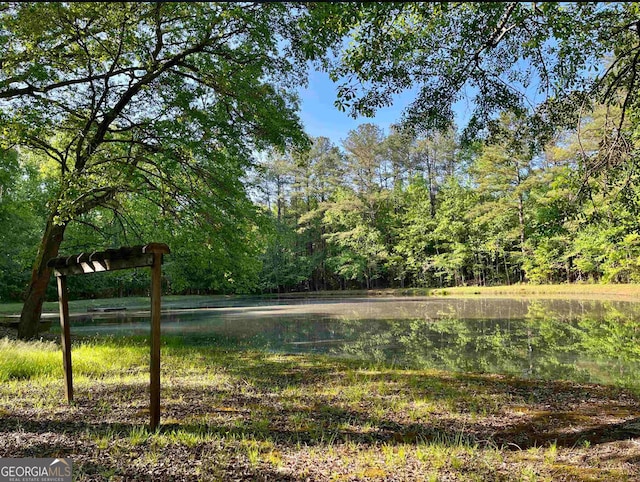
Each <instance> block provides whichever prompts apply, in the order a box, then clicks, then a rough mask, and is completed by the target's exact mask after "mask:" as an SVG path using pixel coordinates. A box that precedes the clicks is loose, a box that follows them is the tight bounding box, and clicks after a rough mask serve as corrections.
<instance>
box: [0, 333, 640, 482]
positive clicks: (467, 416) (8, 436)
mask: <svg viewBox="0 0 640 482" xmlns="http://www.w3.org/2000/svg"><path fill="white" fill-rule="evenodd" d="M74 343H75V345H74V348H73V363H74V377H75V378H74V379H75V393H76V400H75V402H74V404H73V405H71V406H66V405H64V404H61V402H60V400H62V399H63V396H62V393H63V386H62V371H61V355H60V352H59V348H58V347H57V346H56V344H54V343H51V342H31V343H24V342H18V341H10V340H7V339H5V340H3V341H0V380H1V381H2V383H1V384H0V437H1V438H2V440H3V441H4V443H3V444H0V457H58V456H68V457H71V458H72V459H73V460H74V478H75V480H110V479H113V480H148V479H149V478H152V479H158V480H166V479H173V480H289V481H298V480H305V479H307V478H308V479H309V480H327V481H329V480H345V481H346V480H388V479H389V478H394V480H464V481H467V480H468V481H472V480H504V481H511V480H514V481H520V480H540V481H542V480H579V481H597V480H602V481H604V480H614V481H615V480H619V481H624V480H629V481H631V480H637V479H638V477H640V471H639V469H638V464H637V460H640V444H638V438H637V437H638V435H640V432H637V431H634V429H633V428H629V427H634V426H635V425H636V424H637V422H638V413H637V407H638V404H639V402H640V399H638V397H637V396H636V395H634V394H633V393H631V392H627V391H625V390H623V389H619V388H615V387H608V386H599V385H585V384H578V383H569V382H543V381H532V380H522V379H518V378H515V377H507V376H497V375H477V374H475V375H474V374H463V373H460V374H453V373H447V372H441V371H436V370H400V369H396V368H393V367H390V366H384V365H377V364H371V363H364V362H357V361H353V360H339V359H334V358H326V357H321V356H311V355H306V356H298V355H295V356H294V355H282V354H270V353H265V352H259V351H236V350H229V349H228V348H227V347H210V346H202V347H193V346H183V345H182V344H181V342H180V341H179V340H177V339H166V340H165V341H164V345H163V349H162V357H163V358H162V370H163V372H162V383H163V385H162V425H161V427H160V428H159V429H158V430H157V431H149V430H148V428H147V423H148V416H149V414H148V405H147V404H148V347H147V345H146V342H145V341H144V340H142V339H135V338H119V339H117V340H116V339H94V340H76V341H74Z"/></svg>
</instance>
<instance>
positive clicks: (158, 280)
mask: <svg viewBox="0 0 640 482" xmlns="http://www.w3.org/2000/svg"><path fill="white" fill-rule="evenodd" d="M161 284H162V253H157V252H154V253H153V265H152V266H151V370H150V371H151V380H150V392H151V393H150V395H151V399H150V404H149V413H150V415H151V422H150V426H151V430H155V429H156V428H157V427H158V425H159V423H160V308H161V304H160V297H161V294H162V290H161Z"/></svg>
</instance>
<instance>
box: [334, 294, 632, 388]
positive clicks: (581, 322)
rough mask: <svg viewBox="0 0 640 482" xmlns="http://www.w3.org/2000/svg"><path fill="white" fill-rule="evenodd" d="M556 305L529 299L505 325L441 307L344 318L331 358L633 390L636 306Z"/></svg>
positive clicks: (604, 304)
mask: <svg viewBox="0 0 640 482" xmlns="http://www.w3.org/2000/svg"><path fill="white" fill-rule="evenodd" d="M559 306H560V307H561V308H563V309H561V310H559V311H554V310H553V309H550V307H549V303H548V302H542V301H533V302H530V303H528V309H527V313H526V315H525V316H524V317H520V318H511V319H509V318H494V319H488V318H484V319H483V318H475V319H473V318H472V319H469V318H461V317H459V316H457V313H456V310H455V309H451V310H448V311H447V310H443V309H441V310H440V311H439V312H438V313H437V314H436V315H433V314H432V315H431V316H425V317H424V318H415V317H414V318H411V319H397V320H344V321H343V322H342V324H341V332H342V336H343V337H344V338H345V339H347V340H349V342H348V343H346V344H344V345H343V346H341V347H336V348H333V349H332V352H333V353H335V354H339V355H351V356H357V357H361V358H366V359H371V360H375V361H391V362H396V363H400V364H402V365H406V366H413V367H419V368H441V369H447V370H454V371H472V372H494V373H507V374H514V375H521V376H532V377H535V378H553V379H571V380H575V381H594V382H613V383H616V384H620V385H624V386H630V387H639V386H640V385H639V384H638V381H637V380H638V378H639V375H640V344H639V343H638V342H639V341H640V340H639V338H640V321H639V320H640V316H639V315H640V304H630V303H629V304H624V305H621V304H620V303H615V302H582V303H580V304H575V303H574V304H572V305H571V310H567V309H566V306H562V305H561V304H559ZM622 308H623V309H622Z"/></svg>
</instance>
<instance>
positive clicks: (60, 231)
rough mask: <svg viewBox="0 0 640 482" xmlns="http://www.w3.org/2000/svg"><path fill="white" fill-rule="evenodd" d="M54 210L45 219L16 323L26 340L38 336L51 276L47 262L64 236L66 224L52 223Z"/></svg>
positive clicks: (54, 253) (53, 255) (19, 334)
mask: <svg viewBox="0 0 640 482" xmlns="http://www.w3.org/2000/svg"><path fill="white" fill-rule="evenodd" d="M56 214H57V213H55V212H54V214H52V215H51V216H50V217H49V219H48V220H47V227H46V229H45V231H44V235H43V236H42V241H41V242H40V248H38V255H37V256H36V261H35V263H34V265H33V271H32V272H31V282H30V283H29V289H28V291H27V297H26V299H25V301H24V305H23V306H22V313H21V315H20V324H19V325H18V337H19V338H21V339H23V340H28V339H31V338H35V337H36V336H38V325H39V323H40V315H41V314H42V303H43V302H44V299H45V296H46V294H47V285H48V284H49V278H50V277H51V269H50V268H48V267H47V263H48V262H49V260H50V259H51V258H55V257H56V256H58V250H59V249H60V244H61V243H62V239H63V237H64V231H65V229H66V227H67V226H66V224H62V225H58V224H54V222H53V219H54V216H55V215H56Z"/></svg>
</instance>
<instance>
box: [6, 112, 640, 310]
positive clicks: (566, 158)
mask: <svg viewBox="0 0 640 482" xmlns="http://www.w3.org/2000/svg"><path fill="white" fill-rule="evenodd" d="M618 121H619V113H618V114H617V117H616V112H615V111H614V110H611V109H606V108H604V107H601V108H599V109H596V110H594V112H593V113H592V114H591V115H589V116H588V117H585V118H584V119H582V120H581V126H580V135H579V136H578V132H577V130H565V131H562V132H560V133H558V134H557V135H556V136H554V138H553V139H551V140H550V141H549V142H548V143H547V144H546V145H543V146H539V145H538V144H536V142H535V139H534V137H533V136H532V135H531V134H530V132H529V126H528V125H527V121H526V119H524V118H519V117H516V116H514V115H509V114H503V115H502V116H501V117H500V119H499V122H498V123H497V124H496V125H495V126H494V127H495V128H494V130H493V132H492V134H491V135H490V136H489V138H488V139H487V140H485V141H471V142H461V140H460V136H459V134H458V133H457V132H456V130H455V129H450V130H449V131H446V132H443V133H441V132H435V133H433V134H431V135H425V136H420V137H414V136H411V135H409V134H407V133H404V132H402V131H401V130H400V129H395V130H392V131H391V132H389V133H385V132H384V131H383V130H382V129H380V128H379V127H377V126H376V125H374V124H370V123H364V124H361V125H360V126H359V127H358V128H357V129H355V130H353V131H351V132H348V133H347V134H346V136H345V138H344V140H343V141H342V143H341V144H340V145H335V144H332V142H331V141H330V140H329V139H327V138H316V139H313V142H312V145H311V148H310V149H309V150H304V151H292V152H270V153H264V154H263V155H262V158H261V161H260V162H257V163H256V166H255V168H254V169H253V170H252V171H251V173H250V175H247V176H245V179H244V182H245V186H246V188H247V190H248V192H249V194H250V198H251V199H252V203H249V202H248V203H247V204H246V205H245V206H243V209H244V210H245V212H246V217H245V218H244V224H242V225H237V224H235V225H233V226H232V227H229V229H226V230H225V229H221V230H220V231H219V233H218V234H219V235H221V236H227V237H228V240H232V241H233V242H228V241H225V242H224V243H222V242H220V241H218V243H216V240H215V239H211V238H207V237H206V236H203V233H202V232H198V230H197V229H189V225H184V224H181V223H176V222H175V221H174V218H173V217H172V216H171V215H170V213H166V212H164V213H163V212H162V210H161V208H159V207H158V206H154V205H151V204H149V203H147V202H142V201H141V200H137V201H136V200H134V199H133V198H132V199H130V202H131V203H132V204H131V206H129V207H128V209H127V214H126V216H125V215H124V214H122V213H120V211H119V210H113V209H109V210H96V211H94V212H92V213H91V214H90V215H86V216H83V217H82V218H80V219H79V220H78V221H79V222H78V223H76V224H75V225H74V226H70V228H69V230H68V232H67V236H66V241H65V242H66V250H65V251H68V252H70V253H73V252H82V251H85V250H92V249H95V248H96V247H102V246H118V245H121V244H122V245H124V244H132V243H134V244H135V243H138V242H142V240H143V239H145V238H144V236H147V237H148V238H147V239H161V240H163V241H167V242H168V243H170V245H171V247H172V249H173V250H174V254H173V255H172V256H171V257H169V258H167V263H166V267H165V272H166V282H167V289H168V290H169V291H170V292H173V293H252V292H262V293H264V292H270V293H275V292H279V293H282V292H287V291H316V290H327V289H350V288H363V289H364V288H367V289H368V288H384V287H435V286H437V287H441V286H456V285H496V284H512V283H521V282H532V283H553V282H556V283H557V282H567V281H569V282H574V281H582V282H601V281H602V282H637V281H638V280H639V279H640V235H639V234H638V232H639V231H638V229H639V227H640V218H639V217H638V212H639V209H640V207H639V202H640V188H639V185H640V184H639V183H638V182H637V173H636V171H635V170H634V169H633V165H632V164H630V163H627V162H625V159H619V162H618V163H617V164H616V165H615V168H613V167H612V168H611V169H608V170H607V171H606V172H601V173H600V174H597V175H590V173H589V172H587V171H586V170H585V168H584V163H583V162H582V159H583V156H585V155H587V153H588V152H589V151H592V150H597V149H598V142H600V139H601V138H602V136H603V134H605V133H606V131H607V129H611V128H612V126H615V125H617V122H618ZM47 179H48V178H47V173H46V170H44V169H42V168H40V169H39V170H38V165H37V162H36V161H35V160H33V159H31V158H29V156H23V157H19V156H17V155H16V153H15V152H14V153H10V154H7V155H6V156H5V159H4V161H3V163H2V178H1V180H2V185H1V189H0V194H1V195H2V201H3V202H2V204H1V205H0V206H1V207H0V209H1V211H0V215H1V216H2V217H1V218H0V219H1V222H2V224H3V226H5V229H3V230H2V237H3V239H2V242H3V245H4V246H5V250H6V257H3V258H2V260H1V262H2V265H1V270H0V276H2V282H1V283H0V286H1V287H2V293H1V294H2V297H3V299H19V298H20V296H21V293H22V291H23V290H24V286H25V285H26V282H27V280H28V275H29V268H30V263H31V262H32V259H33V257H34V255H35V253H34V249H35V246H36V245H37V241H38V238H39V237H40V236H41V233H40V232H39V229H40V228H41V226H42V225H43V219H44V217H45V212H44V206H45V204H46V197H47V192H48V189H49V187H48V184H47V183H48V182H50V181H48V180H47ZM149 233H150V234H149ZM231 249H233V251H231ZM145 276H146V274H145V273H144V270H141V272H121V273H110V274H108V275H101V276H96V277H90V278H83V279H82V280H81V281H79V280H78V281H75V280H73V279H72V282H74V281H75V282H76V283H78V284H80V282H81V286H80V285H79V286H74V287H73V291H74V292H75V293H80V294H81V295H82V296H104V295H126V294H133V293H144V290H146V287H147V286H148V284H147V283H148V281H147V279H146V277H145ZM50 294H51V295H52V296H53V295H54V294H55V293H54V290H53V287H51V293H50Z"/></svg>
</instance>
